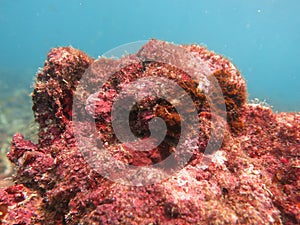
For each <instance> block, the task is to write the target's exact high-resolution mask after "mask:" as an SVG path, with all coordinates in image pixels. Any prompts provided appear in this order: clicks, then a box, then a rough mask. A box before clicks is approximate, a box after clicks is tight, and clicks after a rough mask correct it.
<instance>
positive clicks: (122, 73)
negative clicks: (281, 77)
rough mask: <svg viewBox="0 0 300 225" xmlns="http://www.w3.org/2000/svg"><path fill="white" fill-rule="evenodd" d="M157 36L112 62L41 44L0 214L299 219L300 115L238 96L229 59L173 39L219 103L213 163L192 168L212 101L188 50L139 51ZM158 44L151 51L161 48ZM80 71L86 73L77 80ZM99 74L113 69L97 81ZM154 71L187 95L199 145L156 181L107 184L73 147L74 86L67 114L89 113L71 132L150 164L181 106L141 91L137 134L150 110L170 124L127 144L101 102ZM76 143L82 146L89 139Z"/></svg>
mask: <svg viewBox="0 0 300 225" xmlns="http://www.w3.org/2000/svg"><path fill="white" fill-rule="evenodd" d="M166 46H167V47H169V48H172V47H173V45H172V44H169V43H166V42H161V41H157V40H152V41H150V42H148V43H147V44H146V45H145V46H143V48H142V49H141V50H140V51H139V52H138V53H137V54H136V55H130V56H126V57H124V58H122V59H120V60H113V59H105V58H100V59H98V60H94V59H91V58H89V57H88V56H87V55H85V54H84V53H83V52H80V51H78V50H76V49H73V48H55V49H52V50H51V51H50V53H49V54H48V57H47V60H46V62H45V66H44V68H43V70H41V71H40V72H39V73H38V75H37V79H36V84H35V88H34V91H33V97H32V98H33V102H34V106H33V110H34V113H35V118H36V121H37V122H38V123H39V126H40V130H39V142H38V144H34V143H32V142H31V141H28V140H24V138H23V136H22V135H21V134H16V135H15V136H14V138H13V141H12V146H11V151H10V153H9V159H10V160H11V161H12V162H13V163H14V164H15V165H16V168H17V173H16V175H15V183H16V184H15V185H14V186H11V187H7V188H2V189H0V219H1V224H74V225H75V224H299V223H300V213H299V212H300V196H299V193H300V163H299V162H300V161H299V157H300V114H299V113H280V114H274V113H273V112H272V111H271V110H270V109H269V108H267V107H264V106H262V105H259V104H247V103H246V99H247V96H246V88H245V82H244V80H243V79H242V77H241V75H240V73H239V72H238V70H237V69H236V68H235V67H234V66H233V65H232V64H231V63H230V62H229V61H228V60H227V59H225V58H224V57H222V56H220V55H217V54H215V53H213V52H210V51H208V50H207V49H205V48H204V47H201V46H198V45H187V46H180V48H182V51H189V52H190V53H191V54H193V56H195V57H196V58H198V59H199V63H202V64H201V65H200V69H202V70H203V71H202V74H204V75H205V76H206V77H208V78H209V76H212V75H213V76H215V78H217V80H218V81H219V84H220V87H221V89H222V92H223V94H224V99H225V104H226V109H227V121H228V126H226V130H225V136H224V140H223V143H222V146H221V148H220V149H219V150H218V151H216V152H214V156H213V158H212V162H211V163H210V164H209V165H208V166H207V167H206V168H203V167H201V166H200V165H201V163H200V162H201V160H202V156H203V152H204V150H205V148H206V145H207V141H208V138H209V136H210V132H211V131H210V129H211V126H212V125H211V121H210V119H211V111H210V107H209V104H208V103H207V100H206V96H205V95H204V93H203V91H202V90H201V89H199V88H198V87H199V83H200V82H199V81H197V80H196V81H195V80H194V79H193V77H192V75H191V76H190V75H189V74H192V73H191V72H192V71H191V70H189V69H190V68H189V67H188V64H189V59H188V58H185V57H184V55H180V54H179V55H178V57H181V56H182V57H181V61H182V62H181V63H182V65H187V67H186V68H185V70H184V71H183V70H180V69H178V68H177V67H174V66H173V65H178V64H176V63H178V62H174V64H173V63H172V65H168V64H165V63H163V62H161V61H160V62H157V61H156V62H154V61H153V60H149V58H147V57H148V56H153V55H155V54H154V53H153V52H155V49H166V48H165V47H166ZM174 48H175V46H174ZM177 48H178V46H177ZM160 53H161V55H155V56H156V57H157V59H161V58H164V57H165V56H169V55H168V54H166V53H164V51H160ZM177 53H178V52H174V54H177ZM170 62H172V59H170ZM124 65H126V66H124ZM202 66H203V67H202ZM86 69H87V70H86ZM186 71H188V72H189V73H186ZM208 71H209V72H210V73H207V72H208ZM84 73H85V74H88V76H87V77H88V79H85V80H80V79H81V78H82V76H83V74H84ZM106 74H111V76H110V78H109V79H108V80H107V82H106V83H105V84H103V83H102V81H103V77H104V76H105V75H106ZM160 76H164V77H166V78H168V79H171V80H173V81H175V82H177V83H179V84H180V86H181V87H182V88H183V89H184V90H185V91H186V92H187V93H189V95H190V96H191V98H192V99H193V101H194V103H195V107H196V109H197V113H198V116H199V129H200V133H199V137H198V138H197V141H198V143H197V144H198V145H197V146H198V148H197V149H194V152H193V155H192V158H191V159H190V160H189V162H188V164H187V165H186V166H185V167H184V168H183V169H181V170H179V171H177V172H176V173H175V174H174V175H173V176H172V177H170V178H169V179H167V180H164V181H162V182H159V183H155V184H152V185H147V186H126V185H122V184H119V183H115V182H112V181H110V180H108V179H106V178H104V177H103V176H101V175H100V174H99V173H97V172H96V171H95V170H94V169H93V168H91V166H90V164H88V163H87V162H86V161H85V160H84V158H83V156H82V152H81V151H80V150H79V149H78V146H77V141H78V140H76V138H75V137H74V127H73V125H74V124H73V123H74V122H73V121H72V116H75V115H72V104H73V95H74V93H75V89H76V87H78V88H77V90H76V93H77V94H78V93H80V96H78V99H79V103H82V107H81V108H80V107H79V110H78V111H76V113H77V115H76V116H80V115H81V114H82V115H89V117H88V118H92V119H88V120H86V121H81V122H80V123H79V124H77V126H79V128H80V130H81V131H82V132H84V133H86V134H89V133H92V130H93V128H94V126H95V123H96V127H97V129H98V130H99V131H101V132H100V133H99V135H100V138H101V140H102V141H103V143H104V145H105V146H106V148H107V149H108V150H109V152H110V153H111V154H112V155H113V156H114V157H115V158H117V159H118V160H120V161H122V162H125V163H128V164H131V165H136V166H144V165H151V164H154V163H156V162H161V161H163V160H164V159H165V158H166V157H168V156H170V155H172V154H173V152H172V149H173V148H174V146H175V145H176V143H177V142H176V141H177V140H178V134H179V132H178V130H180V128H181V125H180V124H181V120H180V115H179V114H178V113H177V112H176V110H174V108H173V107H172V105H170V104H169V103H168V102H164V101H161V100H160V99H156V98H154V97H151V96H150V97H149V98H148V99H144V100H142V101H140V102H139V103H138V104H137V105H135V106H134V107H133V109H132V114H131V117H130V125H131V128H132V130H133V133H134V134H135V135H136V136H138V137H141V138H145V137H147V136H149V135H150V134H149V129H148V125H149V123H148V122H149V121H150V119H151V118H153V117H155V116H160V117H161V118H163V119H164V120H165V121H166V124H167V126H168V128H169V129H168V132H167V135H166V139H165V140H164V142H162V144H160V145H159V146H158V147H157V148H155V149H152V150H151V151H146V152H136V151H133V150H132V149H128V148H125V147H124V146H123V145H122V143H120V141H118V140H117V139H116V137H115V134H114V132H113V130H112V126H111V118H110V111H111V108H110V106H111V105H112V104H113V102H114V99H115V98H116V96H118V94H119V93H120V91H121V90H122V89H123V88H124V87H125V86H126V84H128V83H130V82H133V81H134V80H137V79H139V78H143V77H160ZM80 82H81V83H80ZM79 84H80V85H79ZM101 86H103V87H104V88H102V89H101V90H99V87H101ZM96 92H97V94H96V95H95V93H96ZM84 118H85V117H84ZM93 118H94V119H93ZM83 137H84V136H83ZM86 145H87V146H86V148H87V149H91V153H90V154H92V153H93V150H92V149H93V146H89V142H87V144H86ZM186 147H187V148H188V147H189V140H187V146H186ZM176 160H178V161H180V158H176V157H175V161H176Z"/></svg>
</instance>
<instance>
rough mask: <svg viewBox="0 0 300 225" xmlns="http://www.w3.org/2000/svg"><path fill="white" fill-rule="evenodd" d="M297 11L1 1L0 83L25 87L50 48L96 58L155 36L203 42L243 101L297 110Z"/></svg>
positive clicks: (262, 3)
mask: <svg viewBox="0 0 300 225" xmlns="http://www.w3.org/2000/svg"><path fill="white" fill-rule="evenodd" d="M299 10H300V1H299V0H251V1H250V0H248V1H246V0H228V1H223V0H209V1H208V0H207V1H206V0H198V1H197V0H151V1H149V0H147V1H146V0H128V1H123V0H118V1H117V0H110V1H101V0H66V1H58V0H51V1H50V0H43V1H40V0H30V1H25V0H20V1H12V0H1V1H0V29H1V31H0V32H1V35H0V50H1V51H0V81H1V82H2V83H10V84H12V89H13V88H18V87H17V85H16V84H19V86H22V87H30V85H31V83H32V81H33V77H34V75H35V73H36V71H37V69H38V68H39V67H42V66H43V62H44V60H45V57H46V54H47V52H48V51H49V49H50V48H52V47H56V46H66V45H67V46H69V45H72V46H74V47H76V48H79V49H81V50H83V51H85V52H87V53H88V54H89V55H91V56H94V57H97V56H99V55H102V54H103V53H105V52H107V51H108V50H110V49H112V48H114V47H117V46H119V45H122V44H125V43H128V42H133V41H138V40H145V39H149V38H157V39H162V40H167V41H171V42H175V43H178V44H180V43H199V44H204V45H205V46H207V47H208V48H209V49H210V50H214V51H215V52H217V53H221V54H222V55H225V56H226V57H228V58H229V59H231V60H232V62H233V63H234V64H235V65H236V66H237V67H238V68H239V69H240V70H241V72H242V74H243V76H244V77H245V79H246V80H247V87H248V91H249V99H253V98H259V99H260V100H266V101H267V103H269V104H270V105H272V106H274V110H275V111H300V88H299V86H300V45H299V43H300V13H299ZM1 82H0V84H1ZM3 96H4V95H2V96H0V97H1V98H3Z"/></svg>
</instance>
